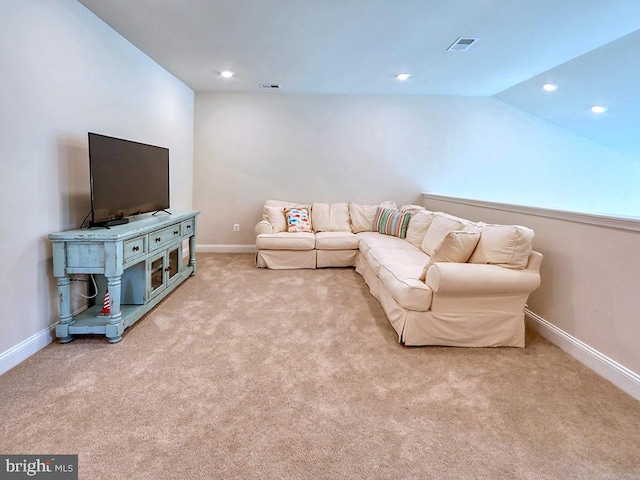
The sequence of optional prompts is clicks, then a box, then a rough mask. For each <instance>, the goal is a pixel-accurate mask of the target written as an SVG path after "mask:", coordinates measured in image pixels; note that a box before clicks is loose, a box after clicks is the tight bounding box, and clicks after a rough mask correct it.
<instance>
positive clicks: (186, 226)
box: [180, 218, 195, 237]
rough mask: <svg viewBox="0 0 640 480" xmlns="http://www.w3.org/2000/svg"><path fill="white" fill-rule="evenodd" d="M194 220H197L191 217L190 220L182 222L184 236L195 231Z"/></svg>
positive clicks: (181, 227)
mask: <svg viewBox="0 0 640 480" xmlns="http://www.w3.org/2000/svg"><path fill="white" fill-rule="evenodd" d="M194 222H195V220H194V219H193V218H191V219H189V220H185V221H184V222H182V224H180V230H181V231H182V235H183V236H184V237H188V236H191V235H193V234H194V233H195V228H194Z"/></svg>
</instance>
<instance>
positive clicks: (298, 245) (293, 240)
mask: <svg viewBox="0 0 640 480" xmlns="http://www.w3.org/2000/svg"><path fill="white" fill-rule="evenodd" d="M315 246H316V238H315V235H314V234H313V233H306V232H297V233H288V232H281V233H271V234H264V233H263V234H261V235H258V236H257V237H256V247H257V248H258V250H313V249H314V248H315Z"/></svg>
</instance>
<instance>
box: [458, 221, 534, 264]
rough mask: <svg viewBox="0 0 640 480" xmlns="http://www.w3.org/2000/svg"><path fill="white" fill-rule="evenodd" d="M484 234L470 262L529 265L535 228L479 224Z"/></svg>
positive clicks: (478, 226)
mask: <svg viewBox="0 0 640 480" xmlns="http://www.w3.org/2000/svg"><path fill="white" fill-rule="evenodd" d="M477 228H478V229H480V231H481V232H482V235H481V236H480V241H479V242H478V246H477V247H476V249H475V251H474V252H473V255H471V258H469V263H489V264H492V265H499V266H501V267H506V268H513V269H523V268H526V267H527V263H528V262H529V255H530V254H531V250H532V248H533V237H534V233H533V230H531V229H530V228H527V227H522V226H520V225H488V224H477Z"/></svg>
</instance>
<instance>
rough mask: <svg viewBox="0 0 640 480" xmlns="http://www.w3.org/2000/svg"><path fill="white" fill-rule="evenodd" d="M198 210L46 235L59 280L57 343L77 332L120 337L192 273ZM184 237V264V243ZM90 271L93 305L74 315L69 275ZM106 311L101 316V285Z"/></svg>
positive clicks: (142, 217) (115, 341) (115, 338)
mask: <svg viewBox="0 0 640 480" xmlns="http://www.w3.org/2000/svg"><path fill="white" fill-rule="evenodd" d="M198 213H199V212H198V211H184V212H177V211H172V212H171V215H169V214H168V213H167V212H159V213H157V214H156V215H151V214H147V215H141V216H140V217H139V218H137V219H136V220H133V221H131V222H129V223H127V224H125V225H117V226H114V227H111V228H108V229H107V228H90V229H81V230H69V231H66V232H61V233H53V234H50V235H49V239H50V240H51V242H52V245H53V275H54V276H55V277H56V279H57V283H58V304H59V305H58V306H59V314H60V321H59V323H58V325H56V336H57V337H58V338H59V339H60V342H61V343H67V342H70V341H71V340H73V335H76V334H99V335H106V337H107V338H108V339H109V342H110V343H117V342H119V341H120V340H121V339H122V333H123V332H124V330H125V328H127V327H129V326H130V325H132V324H134V323H135V322H136V321H137V320H138V319H140V318H141V317H142V316H143V315H144V314H146V313H147V312H148V311H149V310H151V309H152V308H153V307H154V306H155V305H156V304H157V303H158V302H160V301H161V300H162V299H163V298H165V297H166V296H167V295H168V294H169V293H171V292H172V291H173V290H174V289H175V288H176V287H177V286H178V285H179V284H180V283H181V282H183V281H184V280H186V279H187V278H188V277H189V276H190V275H195V272H196V256H195V245H196V217H197V215H198ZM187 240H188V243H189V256H188V263H186V262H185V261H183V256H182V248H183V243H184V242H185V241H187ZM76 274H89V275H94V278H95V279H96V284H97V285H98V292H97V295H96V297H95V298H96V301H95V305H94V306H93V307H90V308H88V309H87V310H85V311H84V312H82V313H80V314H78V315H76V316H73V315H72V313H71V277H70V276H71V275H76ZM107 288H108V291H109V298H110V300H111V308H110V313H109V314H108V315H101V311H102V307H103V299H104V293H105V290H106V289H107Z"/></svg>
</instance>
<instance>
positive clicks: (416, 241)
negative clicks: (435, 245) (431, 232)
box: [405, 209, 435, 249]
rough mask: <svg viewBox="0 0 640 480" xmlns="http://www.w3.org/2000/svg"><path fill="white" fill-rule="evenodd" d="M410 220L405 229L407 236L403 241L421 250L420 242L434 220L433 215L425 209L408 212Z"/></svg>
mask: <svg viewBox="0 0 640 480" xmlns="http://www.w3.org/2000/svg"><path fill="white" fill-rule="evenodd" d="M410 212H411V220H409V226H408V227H407V236H406V238H405V240H406V241H407V242H409V243H411V244H412V245H415V246H416V247H418V248H420V249H422V241H423V240H424V236H425V234H426V233H427V230H428V229H429V226H430V225H431V222H432V221H433V219H434V218H435V213H433V212H430V211H429V210H426V209H421V210H410Z"/></svg>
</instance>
